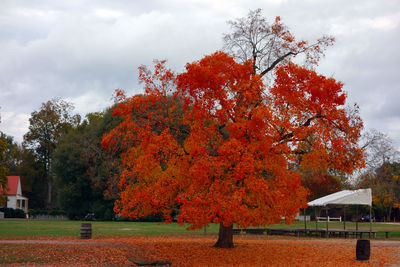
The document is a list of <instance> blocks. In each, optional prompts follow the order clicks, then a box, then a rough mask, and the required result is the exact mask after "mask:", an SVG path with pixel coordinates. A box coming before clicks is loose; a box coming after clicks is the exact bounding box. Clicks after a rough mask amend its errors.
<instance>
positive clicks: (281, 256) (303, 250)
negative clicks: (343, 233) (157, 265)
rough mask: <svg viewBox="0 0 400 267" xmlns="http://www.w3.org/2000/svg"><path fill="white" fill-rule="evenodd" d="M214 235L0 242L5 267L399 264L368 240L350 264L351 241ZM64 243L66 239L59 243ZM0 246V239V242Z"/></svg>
mask: <svg viewBox="0 0 400 267" xmlns="http://www.w3.org/2000/svg"><path fill="white" fill-rule="evenodd" d="M215 239H216V238H215V236H195V235H193V236H187V235H185V236H174V235H169V236H137V237H116V238H104V239H94V240H88V241H86V242H81V241H80V240H78V239H77V240H76V244H71V243H70V241H71V240H70V239H68V243H66V244H62V239H58V241H59V242H58V243H57V240H54V239H53V241H54V242H55V243H53V244H43V243H41V244H1V246H0V263H1V264H7V265H24V266H26V265H29V266H32V265H33V266H34V265H47V266H48V265H52V266H57V265H60V266H63V265H64V266H71V265H73V266H110V265H113V266H132V265H134V264H133V263H132V259H136V260H148V259H149V260H169V261H171V262H172V263H173V265H174V266H385V265H386V266H391V265H393V264H400V258H399V255H400V245H399V244H398V243H396V242H388V241H375V240H372V241H371V258H370V260H369V261H367V262H359V261H356V260H355V246H356V240H343V239H336V240H334V239H330V240H321V239H309V240H306V239H275V238H273V239H272V238H270V237H267V236H237V237H235V245H236V247H235V248H233V249H220V248H214V247H212V245H213V243H214V242H215ZM65 241H67V240H65ZM0 242H1V241H0Z"/></svg>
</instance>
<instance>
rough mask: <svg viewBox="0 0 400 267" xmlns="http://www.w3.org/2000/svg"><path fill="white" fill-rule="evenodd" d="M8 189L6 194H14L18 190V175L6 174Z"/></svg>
mask: <svg viewBox="0 0 400 267" xmlns="http://www.w3.org/2000/svg"><path fill="white" fill-rule="evenodd" d="M7 178H8V191H7V195H16V194H17V191H18V183H19V176H7Z"/></svg>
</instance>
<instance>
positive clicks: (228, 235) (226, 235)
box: [214, 223, 233, 248]
mask: <svg viewBox="0 0 400 267" xmlns="http://www.w3.org/2000/svg"><path fill="white" fill-rule="evenodd" d="M214 247H216V248H233V225H231V226H228V227H225V226H223V224H222V223H220V224H219V233H218V241H217V243H215V245H214Z"/></svg>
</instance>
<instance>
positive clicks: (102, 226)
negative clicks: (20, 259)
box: [0, 219, 218, 238]
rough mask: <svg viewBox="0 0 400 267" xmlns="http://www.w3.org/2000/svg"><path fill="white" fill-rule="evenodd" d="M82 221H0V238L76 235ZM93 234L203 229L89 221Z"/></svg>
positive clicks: (214, 229) (213, 230)
mask: <svg viewBox="0 0 400 267" xmlns="http://www.w3.org/2000/svg"><path fill="white" fill-rule="evenodd" d="M81 223H88V222H82V221H58V220H26V219H3V220H0V238H10V237H16V238H18V237H23V236H25V237H39V236H79V234H80V227H81ZM89 223H91V224H92V233H93V235H99V236H115V235H120V236H122V235H162V234H187V233H190V234H203V233H204V229H199V230H194V231H191V230H186V228H185V227H184V226H180V225H178V224H177V223H171V224H164V223H162V224H159V223H153V222H101V221H92V222H89ZM206 232H207V234H217V233H218V225H215V224H212V225H210V226H209V227H207V230H206Z"/></svg>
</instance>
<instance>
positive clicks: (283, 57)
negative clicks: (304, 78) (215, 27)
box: [224, 9, 334, 76]
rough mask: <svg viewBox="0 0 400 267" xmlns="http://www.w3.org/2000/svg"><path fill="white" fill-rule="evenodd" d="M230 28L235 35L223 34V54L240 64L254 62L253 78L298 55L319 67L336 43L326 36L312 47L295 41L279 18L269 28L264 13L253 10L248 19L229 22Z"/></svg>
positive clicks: (310, 44) (311, 44) (302, 41)
mask: <svg viewBox="0 0 400 267" xmlns="http://www.w3.org/2000/svg"><path fill="white" fill-rule="evenodd" d="M228 24H229V25H230V26H231V28H232V32H231V33H228V34H224V50H225V51H227V52H228V53H229V54H231V55H233V56H235V57H236V59H237V60H238V61H240V62H245V61H247V60H250V59H251V60H252V61H253V69H254V74H260V75H261V76H264V75H266V74H268V73H270V72H271V71H272V70H273V69H274V68H275V67H276V66H277V65H279V64H284V63H287V62H288V61H289V60H290V59H291V58H293V57H295V56H297V55H299V54H303V55H304V56H305V61H306V62H305V63H307V64H308V65H316V64H317V63H318V61H319V59H320V57H321V56H323V55H324V53H323V52H324V50H325V48H326V47H327V46H330V45H332V44H333V42H334V38H333V37H330V36H323V37H322V38H320V39H318V40H316V41H314V42H312V43H309V42H308V41H304V40H301V41H296V39H295V37H294V36H293V35H292V33H291V32H290V31H289V29H288V27H287V26H286V25H284V24H283V23H282V22H281V19H280V17H276V18H275V21H274V23H272V24H270V23H268V22H267V20H266V19H265V18H264V17H263V16H262V10H261V9H256V10H251V11H249V13H248V15H247V17H244V18H239V19H236V20H234V21H228Z"/></svg>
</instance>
